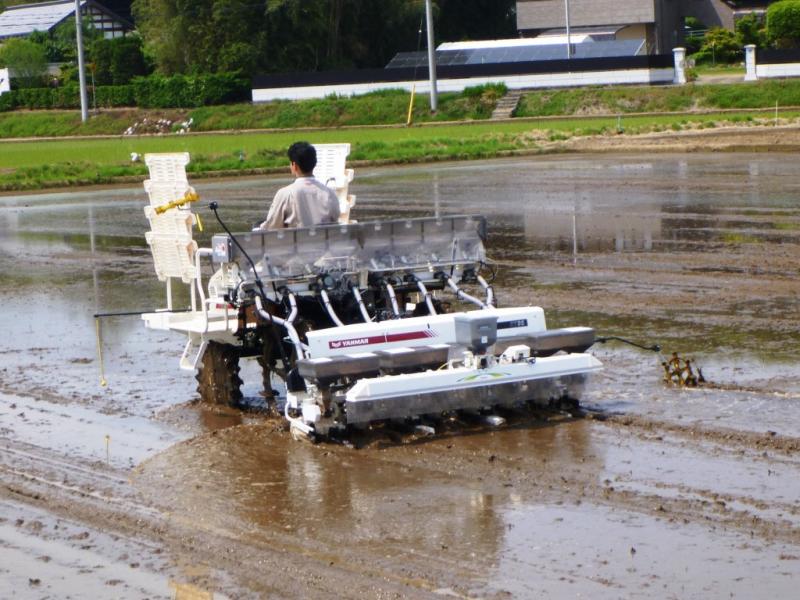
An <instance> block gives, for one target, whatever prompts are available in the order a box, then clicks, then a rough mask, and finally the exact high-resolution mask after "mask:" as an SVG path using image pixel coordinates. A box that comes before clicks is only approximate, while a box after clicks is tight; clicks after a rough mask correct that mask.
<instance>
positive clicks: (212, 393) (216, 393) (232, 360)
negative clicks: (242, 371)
mask: <svg viewBox="0 0 800 600" xmlns="http://www.w3.org/2000/svg"><path fill="white" fill-rule="evenodd" d="M196 378H197V392H198V393H199V394H200V400H201V401H202V402H205V403H207V404H221V405H225V406H237V405H238V404H239V401H240V400H241V399H242V392H241V391H240V390H239V387H240V386H241V385H242V380H241V379H240V378H239V349H238V348H237V347H236V346H232V345H230V344H220V343H217V342H209V344H208V347H207V348H206V351H205V353H204V354H203V360H202V362H201V366H200V370H199V371H198V372H197V375H196Z"/></svg>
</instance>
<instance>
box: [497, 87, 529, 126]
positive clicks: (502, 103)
mask: <svg viewBox="0 0 800 600" xmlns="http://www.w3.org/2000/svg"><path fill="white" fill-rule="evenodd" d="M520 98H522V91H520V90H511V91H509V92H508V93H506V95H505V96H503V97H502V98H500V100H498V101H497V106H495V109H494V111H493V112H492V119H510V118H511V116H512V115H513V114H514V110H516V108H517V105H518V104H519V101H520Z"/></svg>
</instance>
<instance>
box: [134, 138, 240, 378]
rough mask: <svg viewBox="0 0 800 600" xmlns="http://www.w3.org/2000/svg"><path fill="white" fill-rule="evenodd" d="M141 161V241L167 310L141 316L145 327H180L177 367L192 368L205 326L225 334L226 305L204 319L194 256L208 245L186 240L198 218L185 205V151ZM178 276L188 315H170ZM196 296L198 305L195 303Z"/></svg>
mask: <svg viewBox="0 0 800 600" xmlns="http://www.w3.org/2000/svg"><path fill="white" fill-rule="evenodd" d="M144 162H145V164H146V165H147V167H148V169H149V170H150V179H148V180H147V181H145V182H144V189H145V191H146V192H147V195H148V197H149V200H150V204H149V205H148V206H145V207H144V214H145V216H147V219H148V221H149V222H150V231H148V232H146V233H145V239H146V240H147V243H148V245H149V246H150V251H151V252H152V254H153V263H154V265H155V270H156V274H157V275H158V278H159V280H161V281H164V282H166V286H167V290H166V292H167V311H166V312H164V311H161V312H156V313H151V314H147V315H144V317H143V318H144V320H145V322H146V323H147V325H148V327H152V328H155V329H166V330H169V329H174V330H180V331H185V332H186V333H187V335H188V336H189V341H188V343H187V345H186V348H185V350H184V352H183V356H182V357H181V368H183V369H187V370H194V369H196V368H197V367H198V364H199V361H200V359H201V358H202V355H203V351H204V350H205V348H206V345H207V340H206V338H205V336H206V334H207V333H208V332H209V331H210V330H214V331H217V332H219V331H222V332H227V331H229V329H230V328H231V327H232V324H233V323H234V322H235V321H234V320H233V319H231V318H230V316H229V314H228V309H227V307H225V308H223V309H214V310H213V313H214V314H213V315H212V318H209V302H210V301H209V300H207V299H206V294H205V291H204V289H203V282H202V269H201V264H200V259H201V258H202V257H203V256H205V257H210V256H211V250H210V249H202V248H198V247H197V242H196V241H194V239H192V228H193V227H194V226H195V225H196V224H198V225H199V220H198V218H197V216H196V215H195V214H193V213H192V211H191V209H190V208H189V205H190V204H191V202H194V201H196V200H197V199H198V197H197V194H196V192H195V190H194V188H193V187H192V186H190V185H189V182H188V180H187V178H186V165H187V164H188V163H189V154H188V153H185V152H184V153H174V154H146V155H145V157H144ZM173 279H180V280H181V281H182V282H183V283H185V284H187V285H189V291H190V297H191V308H192V311H191V312H190V313H170V312H169V311H171V310H172V309H173V300H172V280H173ZM198 299H199V306H198Z"/></svg>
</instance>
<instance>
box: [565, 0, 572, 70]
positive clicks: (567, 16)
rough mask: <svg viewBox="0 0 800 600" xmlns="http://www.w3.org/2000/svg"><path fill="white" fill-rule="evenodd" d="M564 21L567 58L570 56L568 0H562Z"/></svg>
mask: <svg viewBox="0 0 800 600" xmlns="http://www.w3.org/2000/svg"><path fill="white" fill-rule="evenodd" d="M564 13H565V21H566V23H567V60H569V59H570V58H572V42H571V40H570V37H569V0H564Z"/></svg>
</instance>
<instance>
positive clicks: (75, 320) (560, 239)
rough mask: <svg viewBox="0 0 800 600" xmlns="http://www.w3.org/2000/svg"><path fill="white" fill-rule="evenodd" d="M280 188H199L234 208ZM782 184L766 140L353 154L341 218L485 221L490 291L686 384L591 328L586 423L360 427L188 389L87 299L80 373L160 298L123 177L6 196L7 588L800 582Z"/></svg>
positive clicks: (619, 586) (789, 161)
mask: <svg viewBox="0 0 800 600" xmlns="http://www.w3.org/2000/svg"><path fill="white" fill-rule="evenodd" d="M284 181H285V179H260V180H249V181H245V180H236V181H224V182H220V181H217V182H213V181H212V182H200V183H198V184H197V185H196V187H197V189H198V191H199V192H200V194H201V195H202V196H203V198H204V200H217V201H218V202H219V203H220V207H221V210H220V214H221V215H222V216H223V218H224V219H225V220H226V222H227V223H228V225H229V226H230V227H231V228H232V229H234V230H244V229H247V228H249V226H250V225H252V224H253V223H255V222H257V221H260V220H261V219H262V218H263V215H264V214H265V212H266V210H267V207H268V203H269V200H270V199H271V197H272V194H273V193H274V191H275V189H276V188H277V187H278V186H280V185H283V183H284ZM799 188H800V180H798V179H797V168H796V156H795V155H793V154H792V155H789V154H777V153H776V154H769V155H762V154H758V155H751V154H738V153H737V154H733V155H731V154H683V155H671V154H659V155H652V156H648V155H638V156H626V155H622V156H606V155H604V156H566V157H547V158H526V159H515V160H509V161H490V162H475V163H462V164H441V165H435V166H428V167H407V168H386V169H370V170H367V171H362V172H357V173H356V179H355V182H354V183H353V187H352V188H351V189H352V191H353V192H354V193H356V194H357V195H358V204H357V207H356V209H355V212H354V216H355V217H356V218H358V219H359V220H361V221H366V220H370V219H377V218H401V217H406V216H407V217H417V216H429V215H431V214H434V213H437V212H438V213H439V214H464V213H480V214H485V215H486V216H487V217H488V220H489V231H490V238H489V242H488V244H487V251H488V254H489V255H490V256H491V257H492V258H493V259H494V260H495V261H496V262H497V266H498V271H497V279H496V281H495V286H496V290H497V294H498V297H499V302H500V305H501V306H512V305H520V304H536V305H541V306H542V307H544V309H545V314H546V316H547V319H548V324H549V326H551V327H556V326H568V325H589V326H593V327H595V328H596V329H597V330H598V333H599V334H600V335H617V336H623V337H626V338H631V339H633V340H635V341H637V342H641V343H643V344H645V345H649V344H653V343H659V344H660V345H661V346H662V348H663V354H664V356H666V357H669V356H670V355H671V353H672V352H678V353H679V354H680V355H681V356H685V357H691V358H692V359H694V361H695V363H696V364H697V365H699V366H700V367H701V369H702V371H703V374H704V376H705V378H706V379H707V381H708V383H707V384H706V385H705V386H703V387H700V388H697V389H681V388H676V387H670V386H667V385H665V384H664V382H663V381H662V375H663V369H662V367H661V366H660V360H661V357H659V356H658V355H656V354H654V353H652V352H646V351H643V350H639V349H636V348H633V347H630V346H624V345H620V344H618V343H608V344H605V345H597V346H595V347H594V348H593V349H592V350H591V352H592V353H594V354H595V355H596V356H597V357H598V358H599V359H600V360H601V361H602V362H603V363H604V365H605V370H604V371H603V372H602V373H601V374H600V375H598V376H596V377H595V378H594V380H593V381H592V382H591V383H590V385H589V387H588V389H587V392H586V394H585V397H584V398H583V403H582V404H583V406H584V407H585V408H586V409H587V410H588V414H589V416H588V417H587V418H573V417H570V416H568V415H561V414H521V415H517V416H516V417H515V418H513V419H511V420H510V422H511V425H510V426H508V427H505V428H501V429H487V428H476V427H471V426H465V427H458V426H453V427H448V428H447V429H446V431H444V432H443V433H441V434H440V435H438V436H436V437H433V438H420V439H403V440H394V441H393V440H391V439H380V440H373V441H372V442H370V443H367V444H364V445H363V447H360V448H358V449H355V448H350V447H346V446H341V445H334V444H320V445H316V446H309V445H305V444H300V443H297V442H294V441H293V440H292V439H291V436H290V435H289V434H288V432H286V431H285V430H284V428H283V427H282V425H281V423H280V422H279V421H276V420H274V419H271V418H269V417H267V416H264V415H263V414H261V413H259V412H258V411H249V412H240V411H236V410H233V409H230V410H216V411H215V410H211V409H209V408H207V407H203V406H201V405H199V404H197V403H196V402H195V400H196V393H195V382H194V379H193V378H192V377H191V375H190V374H187V373H185V372H182V371H180V370H179V369H178V358H179V356H180V353H181V351H182V349H183V344H182V339H181V338H180V336H169V335H165V334H162V333H159V332H154V331H149V330H145V329H144V327H143V325H142V323H141V322H140V321H139V320H138V319H137V318H136V317H123V318H115V319H109V320H106V321H104V323H103V331H102V334H103V336H102V344H103V349H104V359H105V365H104V366H105V378H106V379H107V382H108V385H107V386H105V387H101V386H100V385H99V380H100V377H99V365H98V360H97V353H96V345H97V338H96V331H95V325H94V321H93V319H92V314H93V313H95V312H114V311H136V310H145V309H151V308H155V307H161V306H163V304H164V290H163V287H162V284H160V283H159V282H158V281H157V280H156V277H155V275H154V272H153V266H152V261H151V258H150V254H149V251H148V248H147V245H146V243H145V241H144V231H145V230H146V229H147V222H146V219H145V217H144V214H143V211H142V206H143V205H144V203H145V201H146V200H145V196H144V193H143V191H141V190H140V189H111V190H91V191H85V192H71V193H69V194H41V195H24V196H6V197H0V284H1V285H0V302H2V313H0V314H2V316H1V317H0V323H2V328H0V332H1V335H2V338H0V359H1V360H0V597H9V596H11V595H12V594H13V595H14V596H15V597H19V598H67V597H72V598H85V597H114V598H161V597H164V598H175V597H177V598H181V597H186V598H189V597H191V598H195V597H212V595H213V597H214V598H260V597H276V598H281V597H308V598H328V597H359V598H360V597H378V598H400V597H402V598H405V597H441V596H445V597H447V596H454V597H469V598H473V597H476V598H512V597H513V598H526V597H531V598H532V597H554V598H586V597H592V598H620V597H625V598H651V597H659V598H731V597H734V598H755V597H773V598H794V597H796V590H795V589H794V588H795V587H796V581H797V579H798V577H800V503H798V500H799V499H800V458H799V456H800V454H798V452H799V451H800V361H798V357H797V354H798V350H799V349H800V294H799V292H800V282H798V271H799V270H800V268H799V267H800V205H799V204H798V200H797V199H798V197H799V196H800V194H799V192H800V189H799ZM201 214H202V217H203V219H204V223H205V226H206V232H205V233H204V234H200V236H199V239H200V242H201V243H200V245H201V246H202V245H204V244H203V242H207V241H208V239H209V236H210V234H211V233H213V232H217V231H219V227H218V226H217V225H216V224H215V223H214V222H213V220H212V216H211V214H210V213H209V212H208V211H207V210H201ZM243 374H244V378H245V386H244V388H243V391H244V393H245V395H246V396H248V397H249V398H251V399H253V400H254V402H255V401H256V399H257V397H258V393H259V390H260V374H259V371H258V369H257V367H256V365H254V364H247V365H246V366H245V368H244V369H243Z"/></svg>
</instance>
